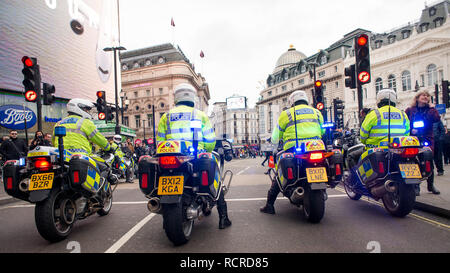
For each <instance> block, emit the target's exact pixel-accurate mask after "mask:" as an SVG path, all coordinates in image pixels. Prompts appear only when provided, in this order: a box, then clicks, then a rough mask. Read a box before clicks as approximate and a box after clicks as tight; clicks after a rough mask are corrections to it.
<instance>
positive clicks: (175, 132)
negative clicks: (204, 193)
mask: <svg viewBox="0 0 450 273" xmlns="http://www.w3.org/2000/svg"><path fill="white" fill-rule="evenodd" d="M196 96H197V91H196V90H195V88H194V87H193V86H192V85H190V84H187V83H182V84H179V85H177V86H175V88H174V102H175V108H173V109H171V110H170V111H169V112H167V113H165V114H164V115H163V116H162V117H161V119H160V121H159V124H158V135H157V139H156V140H157V141H158V142H161V141H165V140H183V141H186V142H190V143H193V142H194V140H197V141H198V146H197V149H198V151H202V150H205V151H207V152H209V153H210V152H212V151H213V150H214V147H215V146H216V134H215V133H214V129H213V128H212V127H211V122H210V121H209V118H208V116H207V115H206V114H205V113H204V112H202V111H200V110H197V109H195V108H194V105H195V98H196ZM193 121H197V122H199V123H201V124H199V125H200V126H199V128H196V129H197V131H196V134H193V133H192V128H190V126H192V124H193V123H192V122H193ZM211 160H214V159H211ZM217 212H218V213H219V229H224V228H227V227H229V226H231V221H230V219H229V218H228V210H227V203H226V201H225V197H224V193H223V191H220V195H219V199H218V200H217Z"/></svg>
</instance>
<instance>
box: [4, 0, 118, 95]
mask: <svg viewBox="0 0 450 273" xmlns="http://www.w3.org/2000/svg"><path fill="white" fill-rule="evenodd" d="M117 30H118V20H117V1H113V0H95V1H89V0H21V1H17V0H1V1H0V37H1V39H0V89H7V90H13V91H23V85H22V80H23V75H22V69H23V64H22V62H21V59H22V57H23V56H29V57H34V58H37V62H38V65H39V67H40V72H41V79H42V83H44V82H46V83H50V84H53V85H54V86H55V89H56V93H55V96H56V97H62V98H85V99H90V100H92V101H94V100H95V99H96V95H95V94H96V91H97V90H105V91H106V99H107V101H108V102H113V101H114V57H113V53H112V52H105V51H104V50H103V49H104V48H106V47H113V46H118V44H117V40H118V39H117V37H118V34H117V33H118V31H117ZM117 66H118V67H120V65H119V64H118V65H117ZM118 73H120V69H118ZM117 76H118V77H117V78H118V79H120V74H117ZM119 84H120V83H119ZM119 88H120V86H119ZM119 90H120V89H119Z"/></svg>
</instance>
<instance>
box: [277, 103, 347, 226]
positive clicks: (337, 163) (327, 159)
mask: <svg viewBox="0 0 450 273" xmlns="http://www.w3.org/2000/svg"><path fill="white" fill-rule="evenodd" d="M294 117H295V111H294ZM294 120H296V118H294ZM294 127H295V135H296V136H297V127H296V126H294ZM268 175H269V177H270V179H271V181H272V182H276V184H277V185H278V187H279V189H280V191H281V193H282V194H283V195H284V196H285V197H287V198H288V199H289V201H290V202H291V204H293V205H296V206H298V207H300V206H302V207H303V213H304V215H305V217H306V219H307V221H309V222H311V223H319V222H320V221H321V220H322V218H323V216H324V215H325V201H326V199H327V198H328V196H327V193H326V189H327V188H328V187H329V188H334V187H336V185H337V184H339V182H340V181H341V180H342V177H343V156H342V153H341V151H340V150H339V149H332V151H328V149H327V147H326V146H325V143H324V142H323V140H321V139H298V137H296V145H295V147H293V148H291V149H289V150H287V151H283V150H282V151H279V152H278V153H277V154H276V161H275V166H274V167H272V168H270V169H269V172H268Z"/></svg>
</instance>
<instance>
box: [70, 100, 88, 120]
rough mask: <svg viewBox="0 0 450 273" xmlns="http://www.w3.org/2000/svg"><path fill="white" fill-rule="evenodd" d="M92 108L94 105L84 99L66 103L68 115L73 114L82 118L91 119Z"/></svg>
mask: <svg viewBox="0 0 450 273" xmlns="http://www.w3.org/2000/svg"><path fill="white" fill-rule="evenodd" d="M92 108H94V104H93V103H92V102H90V101H89V100H85V99H71V100H69V102H68V103H67V112H68V113H73V114H75V115H77V116H81V117H83V118H88V119H92V113H91V110H92Z"/></svg>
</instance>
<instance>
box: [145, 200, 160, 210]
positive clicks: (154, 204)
mask: <svg viewBox="0 0 450 273" xmlns="http://www.w3.org/2000/svg"><path fill="white" fill-rule="evenodd" d="M147 208H148V210H149V211H150V212H152V213H160V212H161V200H160V199H159V198H158V197H152V198H150V200H149V201H148V203H147Z"/></svg>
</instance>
